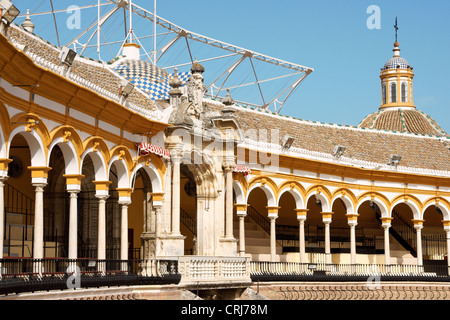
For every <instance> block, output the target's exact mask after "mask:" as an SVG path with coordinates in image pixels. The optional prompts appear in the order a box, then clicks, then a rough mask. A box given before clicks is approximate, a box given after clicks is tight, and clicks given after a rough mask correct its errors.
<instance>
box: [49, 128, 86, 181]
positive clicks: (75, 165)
mask: <svg viewBox="0 0 450 320" xmlns="http://www.w3.org/2000/svg"><path fill="white" fill-rule="evenodd" d="M50 136H51V143H50V145H49V151H48V154H49V155H50V154H51V152H52V149H53V148H54V147H55V146H56V145H57V146H58V147H60V149H61V151H62V152H63V156H64V161H65V164H66V167H65V173H66V174H79V173H80V170H81V166H80V163H81V162H80V161H79V159H80V156H81V155H82V153H83V143H82V142H81V139H80V136H79V135H78V133H77V132H76V130H75V129H74V128H73V127H71V126H59V127H57V128H55V129H54V130H52V132H51V133H50ZM47 161H50V157H49V158H48V159H47ZM47 166H48V164H47Z"/></svg>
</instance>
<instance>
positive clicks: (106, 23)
mask: <svg viewBox="0 0 450 320" xmlns="http://www.w3.org/2000/svg"><path fill="white" fill-rule="evenodd" d="M20 1H21V0H18V2H19V3H18V4H17V5H21V3H20ZM30 2H31V1H30ZM42 2H43V3H44V5H45V4H46V5H47V8H48V4H50V8H49V9H50V10H48V11H41V12H30V13H29V16H30V17H33V16H34V17H35V18H38V17H39V16H47V18H46V20H47V25H48V23H49V21H48V20H53V26H54V28H55V31H56V32H55V34H56V40H57V43H58V46H60V47H62V46H66V47H70V48H72V49H73V50H75V51H76V52H77V53H78V54H79V55H82V56H85V57H89V58H91V59H96V60H101V61H109V60H114V59H116V58H117V57H118V56H120V54H121V48H122V45H123V44H124V43H127V42H134V43H137V44H139V45H140V46H141V50H142V51H141V52H143V53H142V55H141V60H144V61H147V62H148V63H151V64H154V65H156V66H158V67H159V68H162V69H164V70H166V71H168V72H173V70H174V69H175V68H177V70H178V71H183V68H185V69H186V70H184V71H188V70H189V68H190V66H191V65H192V63H193V62H194V61H195V60H197V62H198V63H201V64H202V65H203V66H204V67H205V69H206V72H205V75H204V76H205V85H206V89H207V91H206V95H207V96H209V97H210V98H212V99H217V100H221V99H222V98H223V97H224V96H225V93H226V92H227V90H229V91H230V93H231V96H232V97H233V99H234V100H235V102H236V103H237V104H241V105H245V106H250V107H253V108H259V109H263V110H271V111H273V112H275V113H279V112H280V110H281V108H282V107H283V106H284V105H285V103H286V101H287V100H288V98H289V97H290V96H291V95H292V94H293V92H294V91H295V90H296V88H297V87H298V86H299V85H300V84H301V82H302V81H303V80H304V79H305V78H306V76H308V75H309V74H310V73H311V72H312V71H313V69H312V68H309V67H306V66H302V65H299V64H296V63H292V62H287V61H283V60H281V59H277V58H274V57H270V56H267V55H264V54H261V53H257V52H254V51H252V50H249V49H244V48H241V47H238V46H235V45H232V44H229V43H225V42H222V41H219V40H216V39H213V38H210V37H207V36H204V35H201V34H198V33H195V32H191V31H189V30H186V29H185V28H182V27H180V26H178V25H176V24H174V23H172V22H170V21H168V20H166V19H164V18H162V17H160V16H158V15H157V14H156V0H154V8H153V11H150V10H148V9H145V8H143V7H142V6H139V5H137V4H136V3H134V2H138V0H134V1H133V0H107V1H106V2H102V1H101V0H98V1H97V3H96V4H94V3H92V4H90V5H86V6H69V7H67V3H65V5H66V7H65V8H57V7H54V4H56V2H53V1H52V0H46V1H42ZM45 2H47V3H45ZM92 2H94V1H92ZM144 3H148V2H147V1H145V2H144ZM58 5H61V3H58ZM22 10H24V9H23V8H22ZM76 10H78V11H80V12H81V11H82V12H83V17H84V16H87V17H88V18H89V17H90V18H91V19H92V20H91V21H92V22H91V23H90V24H89V25H88V26H83V28H84V29H81V28H78V29H77V30H75V31H77V35H76V36H75V37H73V34H74V32H71V33H69V32H67V30H66V29H67V26H66V28H64V23H65V24H67V19H68V18H67V17H68V14H71V13H73V15H75V14H76ZM106 10H108V11H106ZM174 10H176V8H174ZM87 11H90V14H85V13H84V12H87ZM94 11H95V12H94ZM58 15H60V16H61V15H63V17H60V16H58ZM25 16H26V14H22V15H21V17H25ZM75 18H76V17H75ZM75 18H74V19H75ZM84 20H85V19H84ZM61 25H62V27H61ZM58 26H60V27H59V28H58ZM122 28H123V32H122V31H120V29H122ZM63 31H64V32H63ZM149 31H150V32H149ZM69 37H70V38H71V40H70V41H66V42H63V41H61V40H63V39H61V38H69ZM150 48H151V49H150ZM107 56H109V60H108V59H107V60H105V57H107Z"/></svg>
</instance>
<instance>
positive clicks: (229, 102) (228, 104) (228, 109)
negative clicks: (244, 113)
mask: <svg viewBox="0 0 450 320" xmlns="http://www.w3.org/2000/svg"><path fill="white" fill-rule="evenodd" d="M222 103H223V104H224V105H225V108H223V109H222V114H223V115H226V116H231V115H233V114H234V112H235V110H234V109H233V107H232V106H233V105H234V100H233V98H231V95H230V89H227V95H226V96H225V98H224V99H223V100H222Z"/></svg>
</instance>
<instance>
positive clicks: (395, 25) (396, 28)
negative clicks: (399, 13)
mask: <svg viewBox="0 0 450 320" xmlns="http://www.w3.org/2000/svg"><path fill="white" fill-rule="evenodd" d="M394 28H395V42H397V31H398V27H397V17H395V24H394Z"/></svg>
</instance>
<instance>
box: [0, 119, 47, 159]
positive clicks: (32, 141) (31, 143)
mask: <svg viewBox="0 0 450 320" xmlns="http://www.w3.org/2000/svg"><path fill="white" fill-rule="evenodd" d="M16 135H21V136H23V137H24V139H25V140H26V141H27V144H28V147H29V148H30V155H31V166H32V167H45V166H46V165H47V152H46V148H45V144H44V141H43V140H42V137H41V136H40V135H39V134H38V133H37V131H35V130H32V131H26V130H24V129H23V127H17V128H15V129H13V130H12V132H11V134H10V135H9V139H8V145H7V152H6V158H8V157H9V153H10V148H11V142H12V140H13V139H14V137H15V136H16Z"/></svg>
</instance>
